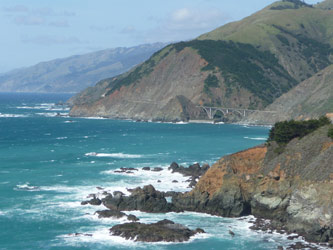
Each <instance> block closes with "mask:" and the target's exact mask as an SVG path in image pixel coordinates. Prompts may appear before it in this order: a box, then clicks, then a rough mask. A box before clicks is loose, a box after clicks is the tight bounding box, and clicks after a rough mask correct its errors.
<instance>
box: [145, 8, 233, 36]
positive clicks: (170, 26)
mask: <svg viewBox="0 0 333 250" xmlns="http://www.w3.org/2000/svg"><path fill="white" fill-rule="evenodd" d="M228 19H230V17H229V16H228V15H226V14H225V13H223V12H222V11H221V10H219V9H199V8H180V9H176V10H174V11H173V12H171V13H169V15H168V16H167V17H166V18H165V19H164V20H161V21H160V22H159V26H157V27H156V28H155V29H153V30H150V31H148V32H146V33H145V42H156V41H160V42H169V41H180V40H189V39H193V38H196V37H197V36H199V35H201V34H203V33H205V32H208V31H211V30H213V29H215V28H217V27H219V26H221V25H223V24H225V23H226V21H227V20H228Z"/></svg>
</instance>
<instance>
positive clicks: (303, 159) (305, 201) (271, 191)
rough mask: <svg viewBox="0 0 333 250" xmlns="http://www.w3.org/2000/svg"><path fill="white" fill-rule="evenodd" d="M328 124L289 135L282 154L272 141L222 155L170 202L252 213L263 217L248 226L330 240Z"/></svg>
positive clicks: (332, 146) (332, 179)
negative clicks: (184, 191) (292, 137)
mask: <svg viewBox="0 0 333 250" xmlns="http://www.w3.org/2000/svg"><path fill="white" fill-rule="evenodd" d="M328 128H329V126H324V127H322V128H319V129H318V130H316V131H314V132H313V133H311V134H309V135H306V136H304V137H303V138H301V139H299V138H295V139H293V140H292V141H290V142H289V143H288V144H287V145H286V146H285V149H284V151H283V152H282V153H281V152H279V151H277V150H276V149H277V148H278V145H277V144H276V143H274V142H271V143H269V144H266V145H262V146H258V147H254V148H251V149H248V150H244V151H241V152H238V153H235V154H232V155H228V156H225V157H223V158H221V159H220V160H219V161H218V162H216V163H215V164H214V165H213V166H212V167H211V168H210V169H209V170H208V171H207V172H206V173H205V175H204V176H203V177H201V179H200V180H199V182H198V183H197V185H196V186H195V188H194V189H193V190H192V191H191V192H187V193H185V194H181V193H178V194H176V195H174V196H173V198H172V203H173V204H174V205H175V206H176V207H178V208H180V209H183V210H187V211H197V212H204V213H210V214H214V215H219V216H226V217H238V216H242V215H249V214H252V215H254V216H256V217H259V218H263V219H265V220H263V221H262V223H261V222H258V223H257V225H255V226H254V227H253V229H261V230H265V231H267V232H270V231H272V229H277V230H278V231H279V232H284V231H285V232H290V233H294V232H295V233H297V234H299V235H301V236H304V237H305V239H306V240H309V241H315V242H330V241H332V240H333V219H332V218H333V206H332V200H333V168H332V162H333V142H332V139H331V138H329V137H328V136H327V133H328ZM173 168H175V169H177V166H176V165H175V164H174V166H173ZM266 220H269V223H267V221H266Z"/></svg>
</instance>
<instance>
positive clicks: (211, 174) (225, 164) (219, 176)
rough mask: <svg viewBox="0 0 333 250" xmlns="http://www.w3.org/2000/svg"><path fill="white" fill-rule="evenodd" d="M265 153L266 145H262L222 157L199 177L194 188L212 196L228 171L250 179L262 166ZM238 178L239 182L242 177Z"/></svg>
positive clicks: (238, 176) (247, 179)
mask: <svg viewBox="0 0 333 250" xmlns="http://www.w3.org/2000/svg"><path fill="white" fill-rule="evenodd" d="M266 153H267V147H266V146H262V147H255V148H250V149H248V150H245V151H241V152H238V153H235V154H232V155H230V156H226V157H223V158H221V159H220V160H219V161H218V162H217V163H215V164H214V165H213V166H212V167H211V168H210V169H209V170H208V171H207V173H206V174H205V175H204V176H203V177H202V178H201V179H200V181H199V182H198V184H197V186H196V188H197V189H198V190H199V191H200V192H207V193H209V195H210V196H212V195H214V193H215V192H216V191H218V190H219V189H220V188H221V186H222V185H223V181H224V176H225V175H226V174H228V173H230V171H231V172H232V174H233V175H235V176H234V177H236V176H237V178H240V177H242V176H244V177H245V180H246V181H250V180H251V178H254V175H255V176H256V175H257V174H258V173H259V170H260V169H261V168H262V165H263V161H264V159H265V155H266ZM238 180H239V181H240V182H241V180H242V179H238Z"/></svg>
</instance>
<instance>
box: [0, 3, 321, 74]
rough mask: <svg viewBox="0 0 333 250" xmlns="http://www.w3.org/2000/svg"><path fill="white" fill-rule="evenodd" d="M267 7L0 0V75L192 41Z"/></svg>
mask: <svg viewBox="0 0 333 250" xmlns="http://www.w3.org/2000/svg"><path fill="white" fill-rule="evenodd" d="M272 2H274V0H233V1H230V0H0V28H1V30H2V34H3V35H2V37H1V39H0V53H1V57H0V73H3V72H6V71H9V70H12V69H15V68H21V67H26V66H31V65H34V64H36V63H39V62H42V61H48V60H52V59H56V58H62V57H68V56H71V55H77V54H84V53H89V52H93V51H97V50H102V49H107V48H116V47H131V46H136V45H139V44H145V43H154V42H175V41H182V40H189V39H193V38H195V37H197V36H199V35H201V34H203V33H205V32H209V31H211V30H213V29H215V28H217V27H219V26H221V25H223V24H226V23H228V22H231V21H236V20H240V19H242V18H244V17H246V16H248V15H251V14H252V13H254V12H256V11H258V10H260V9H262V8H264V7H266V6H267V5H269V4H271V3H272ZM306 2H307V3H309V4H313V3H317V2H318V0H315V1H313V0H307V1H306ZM240 6H241V7H240Z"/></svg>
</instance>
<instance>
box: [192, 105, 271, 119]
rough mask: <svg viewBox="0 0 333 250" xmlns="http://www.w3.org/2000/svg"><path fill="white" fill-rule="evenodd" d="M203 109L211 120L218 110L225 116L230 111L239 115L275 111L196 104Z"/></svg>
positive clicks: (244, 115)
mask: <svg viewBox="0 0 333 250" xmlns="http://www.w3.org/2000/svg"><path fill="white" fill-rule="evenodd" d="M197 107H198V108H201V109H203V110H204V111H205V112H206V114H207V116H208V119H210V120H213V119H214V117H215V115H216V113H217V112H218V111H220V112H221V113H222V114H223V116H227V115H228V114H230V113H234V114H239V115H240V116H243V117H246V116H248V115H249V114H251V113H256V112H261V113H275V112H276V111H266V110H255V109H239V108H224V107H209V106H197Z"/></svg>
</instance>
